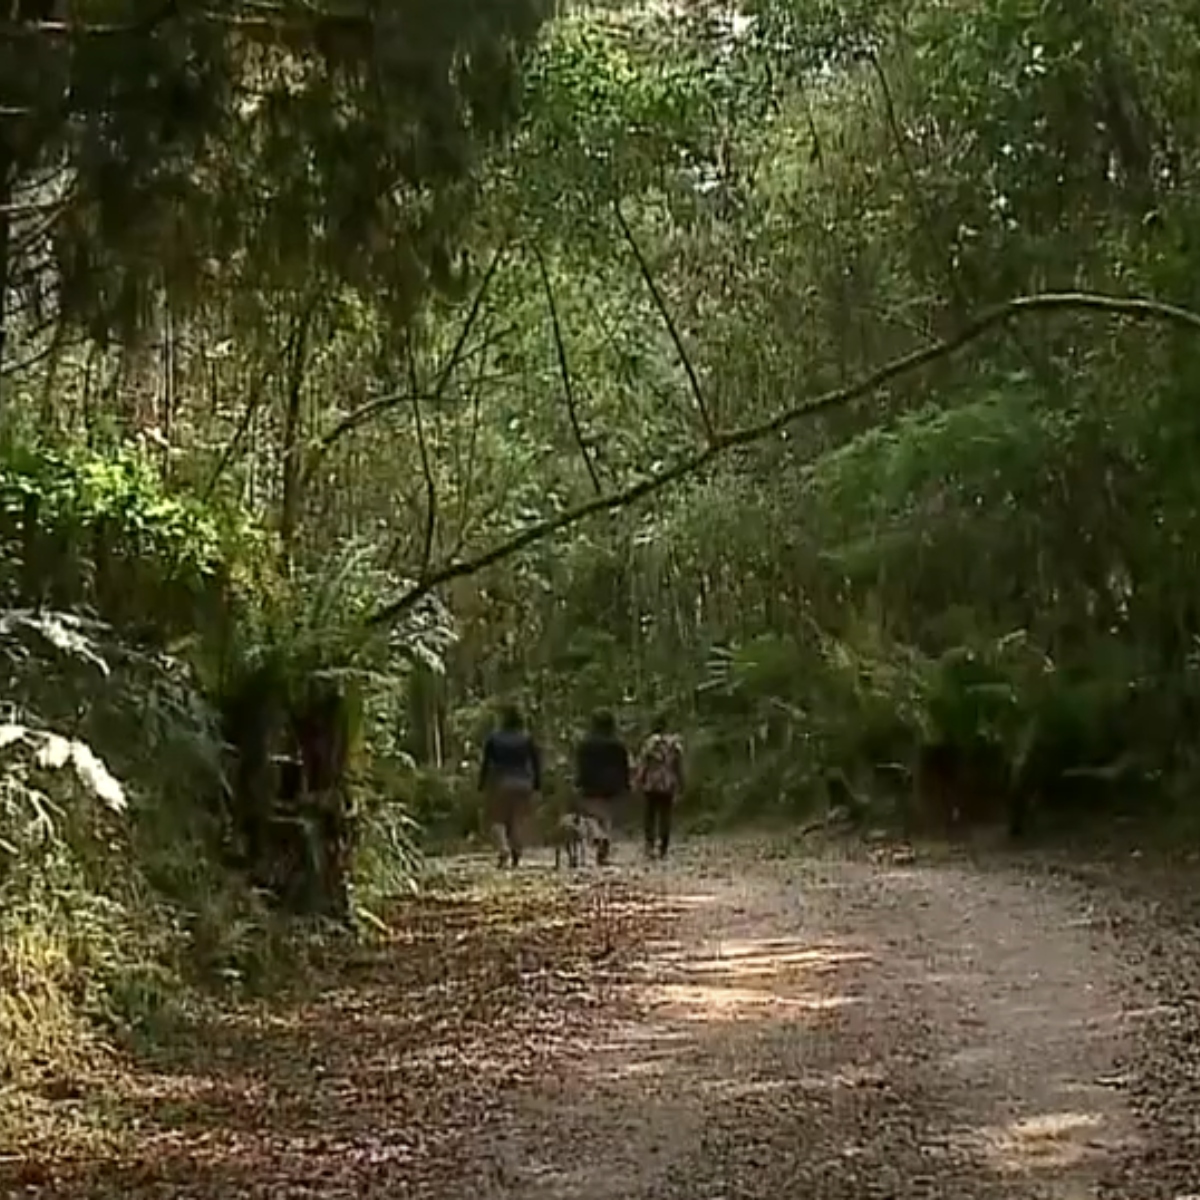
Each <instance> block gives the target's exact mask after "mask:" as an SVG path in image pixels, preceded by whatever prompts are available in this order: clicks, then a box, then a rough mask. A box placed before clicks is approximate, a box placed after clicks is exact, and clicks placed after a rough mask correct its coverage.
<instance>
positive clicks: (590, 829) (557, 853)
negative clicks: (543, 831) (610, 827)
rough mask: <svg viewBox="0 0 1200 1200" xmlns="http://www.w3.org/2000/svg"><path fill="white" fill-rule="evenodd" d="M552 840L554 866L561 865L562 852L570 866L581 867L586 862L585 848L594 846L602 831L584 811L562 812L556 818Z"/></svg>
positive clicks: (594, 820)
mask: <svg viewBox="0 0 1200 1200" xmlns="http://www.w3.org/2000/svg"><path fill="white" fill-rule="evenodd" d="M551 837H552V840H553V842H554V866H555V869H558V868H559V867H561V866H562V859H563V854H564V853H565V854H566V856H567V864H568V866H571V867H581V866H584V865H585V864H586V863H587V848H588V846H589V844H590V845H592V846H596V845H598V844H599V842H600V841H601V840H602V837H603V831H602V830H601V828H600V826H599V823H598V822H597V821H596V819H595V818H594V817H589V816H587V815H586V814H585V813H578V812H569V813H564V814H563V816H561V817H560V818H559V819H558V822H557V823H556V824H555V826H554V830H553V833H552V835H551Z"/></svg>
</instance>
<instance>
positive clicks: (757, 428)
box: [370, 292, 1200, 625]
mask: <svg viewBox="0 0 1200 1200" xmlns="http://www.w3.org/2000/svg"><path fill="white" fill-rule="evenodd" d="M1051 312H1081V313H1093V314H1101V315H1105V316H1110V317H1125V318H1128V319H1131V320H1150V321H1155V322H1157V323H1160V324H1170V325H1177V326H1181V327H1183V328H1184V329H1187V330H1189V331H1190V332H1192V333H1195V334H1200V313H1195V312H1192V311H1191V310H1189V309H1186V308H1180V307H1178V306H1177V305H1174V304H1167V303H1164V302H1162V301H1158V300H1145V299H1135V298H1127V297H1122V296H1104V295H1095V294H1091V293H1086V292H1046V293H1042V294H1041V295H1034V296H1018V297H1016V298H1015V299H1013V300H1009V301H1008V302H1007V303H1005V304H1000V305H997V306H996V307H994V308H990V309H986V310H985V311H984V312H982V313H980V314H979V315H978V316H977V317H975V318H974V319H973V320H970V321H968V322H966V323H965V324H964V325H963V326H962V327H961V328H960V329H959V330H958V332H957V333H955V334H954V335H953V336H952V337H949V338H946V339H945V340H944V341H940V342H934V343H933V344H931V345H929V346H924V347H922V348H921V349H919V350H914V351H911V352H910V353H908V354H905V355H902V356H901V357H899V358H895V359H892V361H891V362H888V363H885V364H884V365H883V366H881V367H877V368H876V369H875V370H874V371H871V372H870V373H869V374H867V375H864V376H863V377H862V378H861V379H859V380H857V381H856V382H855V383H851V384H848V385H846V386H845V387H840V388H835V389H834V390H832V391H829V392H825V393H824V394H823V395H821V396H817V397H815V398H813V399H811V400H807V401H801V402H800V403H799V404H796V405H793V406H791V407H789V408H785V409H783V410H782V411H781V412H779V413H776V414H775V416H773V417H768V418H766V419H765V420H762V421H758V422H755V423H754V424H751V425H746V426H743V427H742V428H740V429H733V430H730V431H729V432H727V433H718V434H716V435H715V436H714V438H713V440H712V441H711V442H710V443H709V444H708V445H707V446H705V447H704V448H703V449H701V450H697V451H695V452H694V453H692V454H690V455H686V456H685V457H683V458H680V459H678V460H677V461H676V462H675V463H674V464H673V465H672V466H670V467H668V468H666V469H665V470H663V471H660V472H659V473H658V474H655V475H651V476H649V477H647V478H645V479H641V480H639V481H638V482H637V483H634V484H630V485H629V486H628V487H626V488H623V489H621V490H619V491H616V492H612V493H611V494H609V495H607V496H597V497H596V498H595V499H593V500H589V501H587V502H585V503H583V504H579V505H576V506H575V507H574V508H571V509H568V510H567V511H566V512H564V513H560V514H559V515H558V516H555V517H549V518H547V519H546V520H544V521H538V522H536V523H534V524H533V525H530V526H529V527H528V528H526V529H524V530H522V531H521V532H520V533H518V534H516V535H514V536H513V537H511V538H508V539H507V540H505V541H503V542H501V543H500V544H499V545H497V546H494V547H492V549H490V550H485V551H482V552H481V553H479V554H477V555H474V556H473V557H471V558H465V559H458V560H455V561H451V562H448V563H446V564H445V566H443V567H442V568H441V569H440V570H438V571H435V572H433V573H432V574H431V575H428V576H427V577H426V578H425V579H424V580H423V581H421V582H418V583H417V584H415V585H414V586H413V587H411V588H409V589H408V591H406V592H404V593H403V594H402V595H400V596H398V597H397V598H396V599H395V600H391V601H389V602H388V603H387V604H385V605H383V606H382V607H380V608H379V609H377V610H376V611H375V612H374V613H373V614H372V615H371V617H370V624H371V625H385V624H388V623H390V622H392V621H394V620H396V619H397V618H398V617H401V616H403V615H404V614H405V613H407V612H410V611H411V610H412V609H413V608H414V607H415V606H416V605H418V604H419V603H420V602H421V601H422V600H424V599H425V597H426V596H428V595H430V594H431V593H432V592H433V591H434V590H435V589H436V588H438V587H440V586H441V585H442V584H444V583H448V582H449V581H451V580H453V579H462V578H465V577H466V576H470V575H475V574H478V573H479V572H480V571H482V570H484V569H486V568H487V567H490V566H493V565H494V564H496V563H498V562H502V561H504V560H505V559H507V558H511V557H512V556H513V555H514V554H518V553H519V552H520V551H522V550H524V549H525V548H526V547H528V546H532V545H533V544H534V543H536V542H540V541H542V540H544V539H545V538H548V537H550V536H552V535H553V534H556V533H559V532H561V531H562V530H564V529H569V528H570V527H571V526H573V525H578V524H579V523H580V522H581V521H584V520H586V519H587V518H588V517H591V516H595V515H597V514H598V513H603V512H615V511H617V510H620V509H624V508H629V507H630V506H631V505H633V504H636V503H637V502H638V501H639V500H644V499H646V497H648V496H652V495H654V494H655V493H657V492H661V491H663V490H665V489H666V488H668V487H671V486H673V485H675V484H677V483H681V482H682V481H683V480H685V479H689V478H691V477H692V476H694V475H697V474H699V473H700V472H701V471H702V470H704V468H705V467H707V466H709V465H710V464H711V463H713V462H714V461H715V460H716V459H718V458H719V457H721V456H722V455H724V454H726V453H728V452H729V451H730V450H733V449H736V448H738V447H741V446H750V445H754V444H755V443H757V442H761V441H765V440H766V439H767V438H769V437H772V436H773V435H775V434H777V433H779V432H780V431H781V430H783V429H786V428H787V427H788V426H789V425H792V424H794V423H796V422H797V421H801V420H807V419H809V418H811V417H814V416H817V415H819V414H821V413H825V412H828V411H830V410H831V409H835V408H842V407H844V406H845V405H847V404H852V403H854V402H855V401H857V400H861V399H863V398H864V397H866V396H869V395H871V394H872V393H873V392H876V391H878V390H879V389H880V388H881V387H883V385H884V384H886V383H890V382H891V381H892V380H894V379H899V378H901V377H903V376H906V375H911V374H913V373H915V372H917V371H919V370H921V369H922V368H923V367H927V366H930V365H931V364H933V363H935V362H939V361H941V360H942V359H945V358H949V357H951V356H952V355H954V354H956V353H957V352H958V351H960V350H962V349H963V348H964V347H966V346H968V345H970V344H971V343H973V342H976V341H978V340H979V339H980V338H981V337H983V336H984V335H985V334H987V333H990V332H991V331H992V330H995V329H1003V328H1004V327H1005V326H1007V325H1008V324H1009V322H1011V321H1013V320H1017V319H1019V318H1023V317H1028V316H1033V315H1038V314H1046V313H1051Z"/></svg>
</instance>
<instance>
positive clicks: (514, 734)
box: [479, 705, 542, 867]
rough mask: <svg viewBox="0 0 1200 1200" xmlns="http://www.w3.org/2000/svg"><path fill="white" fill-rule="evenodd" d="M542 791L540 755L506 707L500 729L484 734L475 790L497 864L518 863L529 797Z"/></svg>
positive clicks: (518, 718) (510, 708)
mask: <svg viewBox="0 0 1200 1200" xmlns="http://www.w3.org/2000/svg"><path fill="white" fill-rule="evenodd" d="M541 788H542V756H541V752H540V751H539V750H538V744H537V742H536V741H535V740H534V739H533V736H532V735H531V734H530V733H529V732H528V731H527V730H526V729H525V724H524V722H523V721H522V720H521V714H520V712H519V711H518V710H517V709H516V708H514V707H513V706H512V705H507V706H506V707H505V708H504V709H503V711H502V712H501V714H500V728H499V729H494V730H493V731H492V732H491V733H489V734H488V736H487V740H486V741H485V742H484V743H483V759H482V761H481V762H480V765H479V790H480V791H481V792H482V793H483V794H484V813H485V816H486V819H487V824H488V828H489V830H490V832H491V834H492V837H493V838H494V840H495V842H496V847H497V852H498V854H499V858H500V865H501V866H502V867H503V866H506V865H508V864H510V863H511V865H512V866H514V867H516V866H519V865H520V862H521V851H522V849H523V847H524V834H525V824H526V821H527V819H528V815H529V809H530V807H531V805H532V801H533V795H534V793H535V792H539V791H541Z"/></svg>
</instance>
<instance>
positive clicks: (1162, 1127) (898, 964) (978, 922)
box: [488, 844, 1200, 1200]
mask: <svg viewBox="0 0 1200 1200" xmlns="http://www.w3.org/2000/svg"><path fill="white" fill-rule="evenodd" d="M642 870H643V878H644V879H645V881H646V886H648V887H651V888H657V889H658V890H659V891H660V894H661V896H662V901H663V902H664V903H665V904H667V905H669V906H671V907H673V908H675V909H676V910H678V911H679V912H680V913H681V916H680V920H679V923H678V926H677V927H676V928H675V929H674V930H673V936H672V937H671V939H670V940H666V941H662V942H661V943H659V944H657V945H652V946H650V947H648V948H647V951H646V953H645V956H644V958H643V960H642V962H641V963H640V964H638V967H637V970H636V971H635V972H634V973H633V974H632V975H631V977H630V979H629V982H628V987H629V988H630V989H631V990H632V991H633V992H634V993H635V994H636V1003H635V1004H634V1005H633V1006H632V1011H633V1013H634V1014H635V1015H634V1017H633V1018H632V1019H631V1020H629V1021H627V1022H625V1023H623V1024H618V1025H617V1026H615V1027H614V1028H613V1029H612V1030H610V1032H609V1036H608V1037H607V1038H606V1039H605V1040H604V1041H602V1042H600V1043H599V1044H597V1045H594V1046H592V1047H590V1048H589V1049H588V1050H587V1052H586V1054H584V1055H582V1056H580V1057H579V1058H578V1059H577V1060H576V1061H575V1063H573V1064H572V1069H571V1070H570V1071H567V1072H563V1073H562V1074H560V1075H558V1076H556V1077H554V1080H553V1082H551V1081H550V1080H544V1081H543V1082H542V1083H541V1084H540V1085H539V1086H537V1087H536V1088H534V1089H531V1090H530V1091H528V1092H527V1093H526V1095H525V1096H524V1097H523V1098H522V1100H521V1102H520V1103H519V1104H517V1105H516V1106H515V1107H514V1110H513V1112H512V1114H511V1117H510V1118H509V1122H508V1124H507V1126H506V1128H504V1129H503V1130H502V1131H500V1133H499V1136H497V1137H496V1138H495V1139H494V1140H493V1141H492V1142H491V1144H490V1145H489V1147H488V1152H489V1153H490V1154H492V1155H493V1156H494V1157H495V1158H496V1161H497V1162H498V1163H499V1164H500V1167H501V1169H500V1170H499V1172H498V1173H497V1179H498V1182H497V1186H496V1188H495V1194H497V1195H504V1196H511V1197H514V1198H515V1197H517V1196H520V1197H525V1198H528V1200H618V1198H621V1200H638V1198H643V1197H644V1198H646V1200H651V1198H654V1200H660V1198H661V1200H667V1198H675V1197H677V1198H678V1200H685V1198H686V1200H768V1198H773V1197H780V1196H795V1197H806V1198H807V1197H812V1198H829V1200H836V1198H841V1197H845V1198H847V1200H849V1198H851V1197H855V1198H859V1197H871V1196H878V1197H897V1198H899V1197H914V1198H915V1197H922V1198H924V1197H943V1196H944V1197H947V1198H950V1197H954V1198H957V1200H966V1198H969V1197H1022V1198H1024V1200H1032V1198H1034V1197H1045V1198H1048V1200H1049V1198H1054V1200H1083V1198H1084V1197H1094V1196H1113V1197H1116V1196H1121V1197H1128V1198H1129V1200H1151V1198H1152V1197H1158V1196H1170V1197H1173V1198H1175V1197H1181V1196H1185V1195H1189V1194H1190V1193H1200V1136H1197V1135H1198V1133H1200V1113H1197V1112H1196V1111H1195V1109H1192V1110H1191V1112H1189V1111H1188V1109H1187V1107H1186V1104H1185V1102H1184V1101H1183V1100H1182V1099H1181V1098H1179V1097H1176V1103H1175V1107H1174V1108H1173V1109H1172V1111H1171V1112H1169V1113H1167V1114H1166V1116H1167V1117H1168V1118H1169V1117H1174V1122H1173V1123H1172V1121H1171V1120H1169V1119H1163V1117H1164V1114H1163V1112H1162V1111H1161V1106H1162V1105H1163V1104H1166V1101H1165V1100H1164V1097H1163V1096H1162V1095H1161V1094H1160V1095H1159V1096H1158V1098H1157V1100H1158V1102H1159V1105H1160V1107H1158V1108H1156V1107H1155V1105H1154V1103H1151V1104H1150V1105H1149V1108H1148V1106H1147V1097H1146V1095H1145V1094H1144V1093H1145V1088H1143V1089H1142V1091H1141V1092H1140V1093H1139V1095H1138V1096H1137V1097H1136V1098H1135V1097H1134V1096H1133V1094H1132V1091H1131V1089H1133V1088H1134V1086H1135V1081H1136V1079H1138V1078H1140V1079H1141V1081H1142V1082H1143V1083H1145V1082H1146V1078H1147V1074H1150V1075H1152V1074H1154V1073H1155V1071H1156V1070H1157V1071H1158V1072H1159V1073H1160V1074H1161V1064H1158V1065H1151V1067H1150V1068H1149V1072H1148V1073H1147V1071H1145V1070H1143V1072H1142V1075H1141V1076H1140V1077H1139V1076H1137V1072H1136V1069H1135V1070H1131V1064H1136V1063H1137V1062H1139V1061H1140V1060H1141V1059H1143V1058H1144V1056H1145V1055H1146V1054H1147V1053H1148V1054H1150V1056H1151V1057H1152V1058H1153V1057H1154V1056H1155V1054H1163V1053H1168V1051H1167V1050H1166V1047H1165V1045H1162V1044H1161V1043H1158V1042H1156V1040H1155V1035H1154V1032H1153V1030H1152V1029H1151V1028H1150V1026H1151V1025H1153V1024H1155V1023H1156V1022H1159V1023H1161V1022H1162V1021H1163V1020H1164V1018H1168V1019H1170V1020H1172V1021H1173V1022H1174V1025H1175V1027H1176V1030H1177V1031H1178V1026H1179V1024H1180V1020H1179V1018H1180V1015H1181V1013H1182V1012H1183V1011H1184V1010H1183V1009H1182V1008H1181V1007H1180V1006H1179V1005H1177V1004H1165V1005H1164V1004H1161V1003H1159V1004H1155V1003H1153V1001H1155V1000H1156V999H1161V997H1157V996H1154V995H1151V992H1152V991H1153V990H1154V989H1153V988H1152V987H1151V986H1150V985H1149V984H1148V982H1147V981H1146V979H1145V978H1144V977H1143V976H1142V975H1140V974H1139V972H1138V971H1137V970H1136V965H1135V962H1134V961H1133V960H1131V958H1130V956H1129V955H1128V954H1126V952H1125V949H1124V942H1125V939H1124V938H1123V937H1121V936H1119V934H1118V933H1117V932H1116V929H1117V928H1121V927H1122V921H1121V920H1119V919H1118V920H1116V922H1115V927H1114V921H1113V920H1112V917H1113V911H1112V909H1111V908H1110V905H1109V899H1110V898H1108V897H1103V898H1101V899H1100V900H1099V904H1098V897H1097V896H1096V894H1095V893H1094V892H1093V891H1090V890H1089V889H1085V888H1081V887H1079V886H1078V885H1072V884H1070V883H1068V882H1066V881H1064V880H1062V879H1057V878H1053V877H1051V876H1048V875H1046V874H1045V873H1040V874H1028V873H1024V872H1020V871H1016V870H1013V869H997V870H980V869H978V868H976V867H973V866H971V865H970V864H967V863H958V864H954V863H947V862H941V863H940V864H930V865H921V864H919V863H914V864H913V865H908V866H897V865H886V864H875V863H872V862H868V861H846V860H843V861H836V860H830V859H823V860H803V859H792V860H788V859H775V860H774V861H772V860H770V859H765V858H764V857H763V856H762V855H761V854H756V853H755V849H754V847H753V845H746V844H743V845H741V846H735V845H732V844H726V845H723V846H708V847H704V848H697V849H693V850H691V851H688V852H685V855H684V856H683V858H682V860H680V861H676V862H672V863H670V864H669V865H667V866H666V867H664V868H662V869H650V870H646V869H645V868H643V869H642ZM1111 903H1112V905H1113V906H1115V905H1117V900H1116V898H1115V897H1113V898H1111ZM1126 923H1127V922H1126ZM1129 932H1130V931H1129V930H1126V933H1127V934H1128V933H1129ZM1141 948H1142V949H1144V947H1141ZM1193 957H1194V952H1193ZM1195 1015H1196V1014H1195V1009H1194V1008H1193V1009H1192V1010H1191V1011H1190V1014H1187V1018H1188V1020H1189V1021H1190V1022H1191V1023H1192V1024H1193V1026H1194V1020H1195ZM1156 1046H1157V1049H1155V1047H1156ZM1191 1061H1192V1064H1193V1066H1194V1065H1195V1064H1196V1062H1197V1055H1196V1054H1195V1052H1194V1051H1193V1052H1192V1054H1191ZM1195 1074H1196V1072H1194V1071H1193V1072H1191V1077H1192V1078H1193V1079H1194V1078H1195ZM1151 1090H1153V1089H1152V1088H1151ZM1166 1107H1168V1108H1169V1107H1171V1106H1170V1105H1169V1104H1166ZM1148 1111H1149V1112H1152V1113H1153V1117H1152V1119H1151V1121H1150V1122H1149V1123H1143V1122H1142V1121H1141V1120H1139V1113H1146V1112H1148ZM1172 1131H1173V1132H1174V1133H1175V1134H1178V1135H1181V1136H1176V1137H1175V1138H1174V1140H1173V1141H1172V1140H1171V1137H1170V1136H1169V1135H1170V1134H1171V1133H1172Z"/></svg>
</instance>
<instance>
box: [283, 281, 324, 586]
mask: <svg viewBox="0 0 1200 1200" xmlns="http://www.w3.org/2000/svg"><path fill="white" fill-rule="evenodd" d="M315 307H316V306H315V304H312V303H309V304H307V306H306V307H305V309H304V311H303V313H301V314H300V316H299V318H298V319H297V321H296V324H295V326H294V327H293V329H292V335H291V337H290V339H289V342H290V345H289V354H288V359H289V367H288V390H287V409H286V411H285V413H284V421H283V445H282V447H281V450H282V459H283V482H282V492H283V499H282V503H281V507H280V513H279V541H280V544H281V546H282V550H283V563H284V567H285V568H288V567H290V566H291V562H292V551H293V549H294V545H295V540H296V528H297V526H298V525H299V522H300V503H301V499H302V497H301V495H300V485H301V478H302V475H303V465H304V464H303V446H302V445H301V436H300V435H301V426H302V424H303V416H304V408H303V399H304V372H305V366H306V364H307V361H308V334H309V330H310V328H311V326H312V318H313V311H314V309H315Z"/></svg>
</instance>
